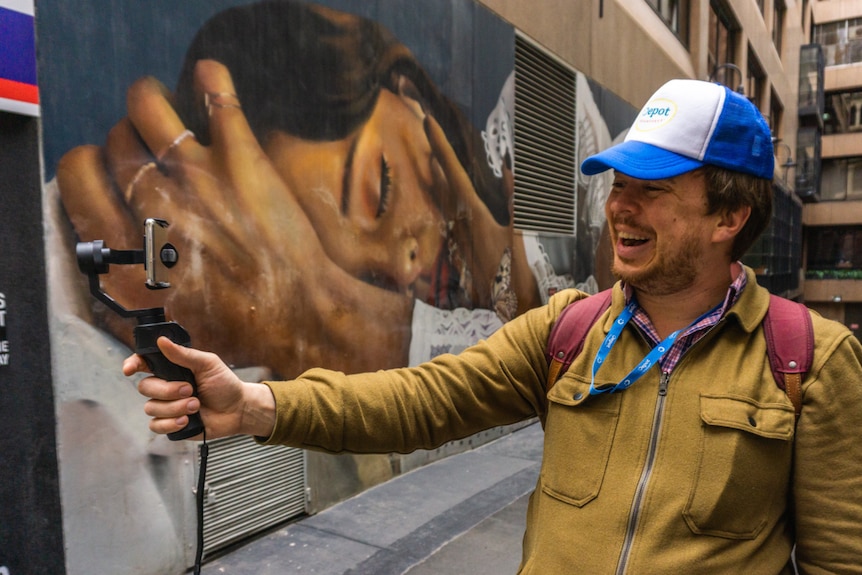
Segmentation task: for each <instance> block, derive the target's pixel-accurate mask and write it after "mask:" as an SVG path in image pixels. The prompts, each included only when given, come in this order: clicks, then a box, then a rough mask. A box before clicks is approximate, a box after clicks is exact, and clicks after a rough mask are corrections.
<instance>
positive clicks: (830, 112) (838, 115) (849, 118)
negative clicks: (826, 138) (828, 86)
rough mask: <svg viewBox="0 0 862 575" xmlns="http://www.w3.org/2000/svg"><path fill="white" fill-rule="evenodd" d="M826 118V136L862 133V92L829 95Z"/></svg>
mask: <svg viewBox="0 0 862 575" xmlns="http://www.w3.org/2000/svg"><path fill="white" fill-rule="evenodd" d="M826 116H827V118H828V119H827V120H826V123H825V124H824V126H823V133H824V134H847V133H850V132H862V92H829V93H827V94H826Z"/></svg>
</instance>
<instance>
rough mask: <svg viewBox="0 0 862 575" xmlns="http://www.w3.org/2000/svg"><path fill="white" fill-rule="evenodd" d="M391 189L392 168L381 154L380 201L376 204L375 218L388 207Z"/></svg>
mask: <svg viewBox="0 0 862 575" xmlns="http://www.w3.org/2000/svg"><path fill="white" fill-rule="evenodd" d="M391 190H392V169H391V168H390V167H389V163H388V162H387V161H386V158H384V157H383V156H381V157H380V203H378V204H377V213H376V214H375V215H374V217H375V218H379V217H380V216H382V215H383V214H385V213H386V209H387V208H388V207H389V192H390V191H391Z"/></svg>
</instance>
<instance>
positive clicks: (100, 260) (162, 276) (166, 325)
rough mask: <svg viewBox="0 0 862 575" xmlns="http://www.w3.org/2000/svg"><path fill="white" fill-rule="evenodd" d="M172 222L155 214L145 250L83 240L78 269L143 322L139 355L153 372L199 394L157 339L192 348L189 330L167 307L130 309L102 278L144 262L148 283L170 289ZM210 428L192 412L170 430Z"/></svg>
mask: <svg viewBox="0 0 862 575" xmlns="http://www.w3.org/2000/svg"><path fill="white" fill-rule="evenodd" d="M167 227H168V222H166V221H165V220H160V219H156V218H149V219H147V220H146V222H145V224H144V228H145V234H144V249H143V250H112V249H110V248H108V247H106V246H105V242H103V241H102V240H95V241H92V242H79V243H78V245H77V246H76V248H75V254H76V256H77V259H78V268H80V270H81V271H82V272H83V273H85V274H87V276H88V278H89V281H90V293H92V294H93V296H94V297H95V298H96V299H98V300H99V301H101V302H102V303H104V304H105V305H106V306H108V307H109V308H110V309H111V310H113V311H114V312H116V313H117V314H119V315H120V316H122V317H135V318H137V319H138V325H137V326H136V327H135V353H137V354H138V355H140V356H141V357H143V358H144V360H145V361H146V362H147V365H148V366H149V367H150V370H151V371H152V373H153V375H155V376H157V377H160V378H162V379H166V380H169V381H187V382H189V383H190V384H192V389H194V395H197V384H196V382H195V378H194V375H193V374H192V372H191V371H190V370H189V369H188V368H185V367H181V366H179V365H177V364H175V363H172V362H171V361H169V360H168V359H167V358H166V357H165V356H164V355H163V354H162V352H161V351H160V350H159V348H158V346H157V345H156V340H158V339H159V337H161V336H165V337H167V338H168V339H170V340H171V341H173V342H175V343H178V344H180V345H184V346H188V345H190V344H191V338H190V337H189V334H188V332H187V331H186V330H185V329H184V328H183V327H182V326H181V325H180V324H178V323H176V322H174V321H167V320H166V318H165V310H164V308H162V307H155V308H146V309H137V310H129V309H126V308H124V307H123V306H122V305H120V304H119V303H117V301H116V300H114V299H113V298H112V297H111V296H109V295H108V294H107V293H105V292H104V291H103V290H102V286H101V282H100V281H99V276H100V275H102V274H106V273H108V271H109V267H110V264H121V265H130V264H131V265H139V264H144V267H145V268H146V271H147V280H146V286H147V288H149V289H164V288H167V287H170V285H171V284H170V282H168V281H167V272H168V270H169V269H170V268H172V267H173V266H174V265H176V263H177V261H178V259H179V254H178V253H177V250H176V248H175V247H174V246H172V245H171V244H170V243H168V242H167V236H166V230H167ZM203 431H204V425H203V421H202V420H201V416H200V413H194V414H192V415H190V416H189V423H188V425H186V427H184V428H183V429H181V430H179V431H176V432H174V433H169V434H168V438H170V439H171V440H173V441H178V440H181V439H187V438H189V437H195V436H196V435H200V434H201V433H203Z"/></svg>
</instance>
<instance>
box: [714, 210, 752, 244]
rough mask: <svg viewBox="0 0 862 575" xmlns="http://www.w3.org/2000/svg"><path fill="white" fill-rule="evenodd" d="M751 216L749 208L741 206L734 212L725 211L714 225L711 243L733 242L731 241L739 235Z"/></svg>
mask: <svg viewBox="0 0 862 575" xmlns="http://www.w3.org/2000/svg"><path fill="white" fill-rule="evenodd" d="M750 216H751V206H741V207H739V208H737V209H735V210H726V211H724V212H722V214H721V216H720V217H719V218H718V220H717V221H716V223H715V229H714V230H713V232H712V241H713V242H715V243H722V242H731V243H732V242H733V239H734V238H735V237H736V236H737V235H739V232H741V231H742V228H743V227H745V224H746V222H748V218H749V217H750Z"/></svg>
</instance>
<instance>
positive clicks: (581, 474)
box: [541, 383, 620, 507]
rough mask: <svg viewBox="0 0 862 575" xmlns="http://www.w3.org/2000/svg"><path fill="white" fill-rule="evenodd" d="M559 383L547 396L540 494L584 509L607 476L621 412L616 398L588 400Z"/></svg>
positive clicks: (582, 390)
mask: <svg viewBox="0 0 862 575" xmlns="http://www.w3.org/2000/svg"><path fill="white" fill-rule="evenodd" d="M566 387H568V386H564V385H560V384H558V386H557V388H555V389H554V390H553V392H552V393H551V394H550V395H549V396H548V400H549V405H548V418H547V421H546V423H545V453H544V458H543V461H544V462H545V463H544V464H543V465H542V472H541V475H542V481H541V484H542V491H543V492H544V493H545V494H547V495H549V496H551V497H553V498H555V499H558V500H560V501H563V502H566V503H569V504H571V505H575V506H577V507H582V506H584V505H586V504H587V503H589V502H590V501H592V500H593V499H595V498H596V496H597V495H598V494H599V490H600V489H601V486H602V480H603V479H604V476H605V469H606V468H607V464H608V458H609V456H610V451H611V446H612V444H613V440H614V434H615V433H616V429H617V422H618V421H619V413H620V396H619V394H604V395H602V396H592V397H590V396H589V393H588V389H589V384H588V383H587V385H586V389H580V388H581V387H582V386H577V388H578V389H574V390H572V391H571V393H568V394H566V393H565V392H563V390H564V389H565V388H566ZM585 391H586V393H584V392H585Z"/></svg>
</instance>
